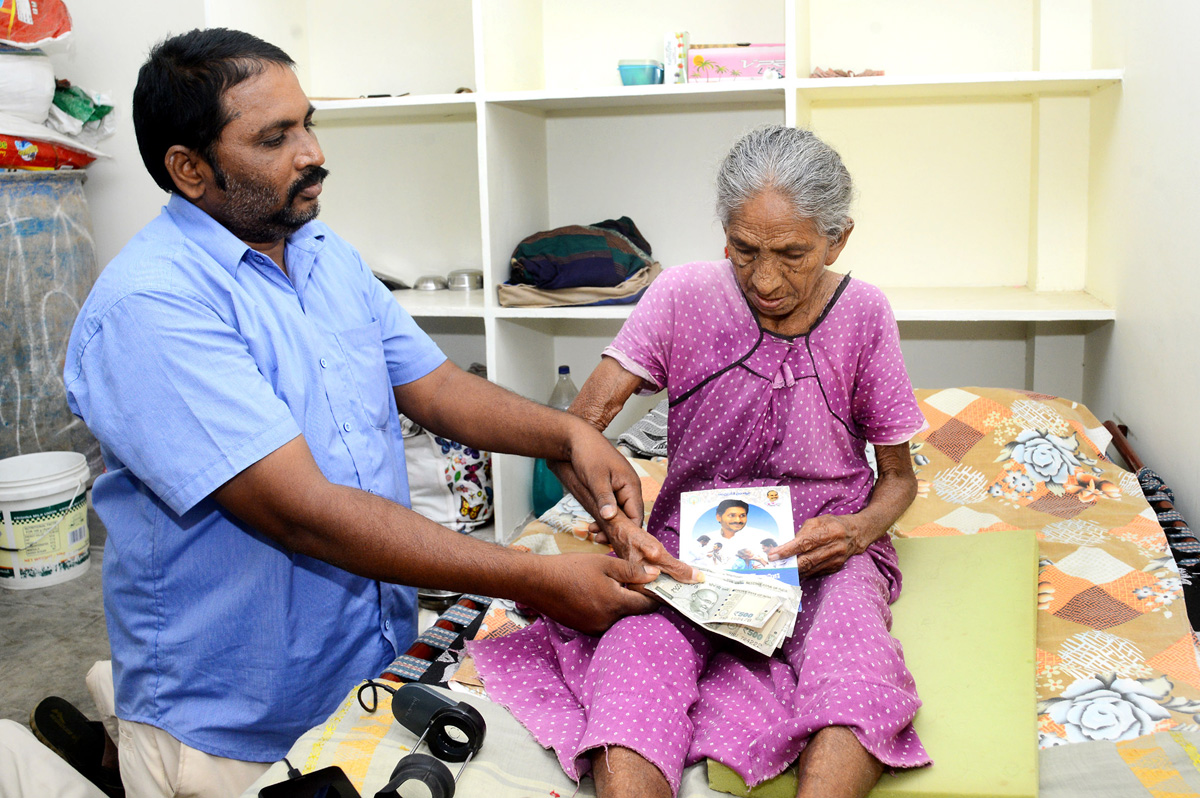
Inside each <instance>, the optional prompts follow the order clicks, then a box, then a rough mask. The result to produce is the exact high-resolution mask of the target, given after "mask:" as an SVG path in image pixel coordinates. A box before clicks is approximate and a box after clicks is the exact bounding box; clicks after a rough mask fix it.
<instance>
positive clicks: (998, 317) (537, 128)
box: [209, 0, 1122, 539]
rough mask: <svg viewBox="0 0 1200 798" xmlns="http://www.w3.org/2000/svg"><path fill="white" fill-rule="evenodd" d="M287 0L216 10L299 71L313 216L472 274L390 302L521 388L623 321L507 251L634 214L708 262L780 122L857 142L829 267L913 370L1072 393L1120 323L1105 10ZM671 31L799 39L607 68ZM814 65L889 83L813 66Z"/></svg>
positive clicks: (437, 267) (655, 52)
mask: <svg viewBox="0 0 1200 798" xmlns="http://www.w3.org/2000/svg"><path fill="white" fill-rule="evenodd" d="M296 5H297V4H295V3H293V2H291V0H251V1H250V2H246V1H245V0H209V22H210V24H229V25H234V26H239V27H243V28H246V29H248V30H251V31H253V32H255V33H258V34H259V35H262V36H264V37H265V38H267V39H269V40H271V41H275V42H277V43H279V44H281V45H282V46H284V48H285V49H287V50H289V52H291V54H292V55H293V56H294V57H296V58H297V62H298V74H299V75H300V77H301V82H302V84H303V85H304V86H305V88H306V90H308V91H309V93H310V95H312V96H314V97H315V98H321V99H316V100H315V101H314V104H315V105H316V107H317V116H316V118H317V122H318V126H319V127H318V134H319V136H320V138H321V142H322V145H323V146H324V147H325V150H326V155H327V160H328V165H329V168H330V169H331V171H332V176H331V178H330V181H329V183H328V184H327V191H326V194H325V195H323V198H322V200H323V204H324V205H325V211H324V215H323V218H324V219H326V220H327V221H328V222H329V223H330V224H331V225H333V226H334V227H335V228H336V229H337V230H338V231H339V232H340V233H341V234H343V235H345V236H346V237H347V238H348V239H349V240H350V241H351V242H352V243H354V244H355V246H357V247H359V249H360V250H361V251H362V252H363V254H364V257H365V258H366V259H367V260H368V262H369V263H370V264H371V265H372V267H374V268H376V269H377V270H379V271H381V272H385V273H387V274H389V275H391V276H394V277H397V278H400V279H403V280H406V281H408V282H411V281H412V280H413V279H415V277H417V276H419V275H420V274H425V273H438V272H440V273H446V272H448V271H450V270H452V269H456V268H467V267H474V268H481V269H482V270H483V272H484V284H485V289H484V291H482V292H477V293H469V294H464V293H458V292H445V291H443V292H437V293H435V294H425V293H421V292H414V291H400V292H396V293H395V296H396V299H397V301H398V302H400V303H401V304H402V305H403V306H404V307H405V308H406V309H408V310H409V312H410V313H412V314H413V316H414V317H415V318H417V320H418V322H419V323H421V324H422V325H423V326H425V328H426V329H427V330H429V331H430V332H431V333H432V334H433V335H434V337H435V338H436V339H437V340H438V341H439V343H441V344H442V345H443V346H444V347H445V348H446V350H447V352H448V354H449V355H450V356H451V357H452V359H454V360H455V361H456V362H458V363H460V365H463V366H466V365H468V364H469V362H471V361H472V360H479V359H480V358H483V359H485V360H486V362H487V365H488V367H489V376H490V378H491V379H493V380H495V381H496V382H498V383H499V384H501V385H504V386H505V387H507V388H510V389H512V390H515V391H517V392H518V393H522V394H524V395H526V396H530V397H532V398H534V399H539V400H544V399H545V398H546V397H547V396H548V395H549V392H550V390H551V387H552V385H553V381H554V367H555V366H556V365H557V364H559V363H567V364H569V365H570V366H571V368H572V373H573V374H574V375H575V377H576V381H577V382H582V380H583V379H585V378H586V376H587V374H588V373H589V372H590V370H591V368H592V367H594V365H595V364H596V362H597V361H598V356H599V352H600V351H601V349H602V348H603V346H604V345H605V344H606V343H607V342H608V341H610V340H611V338H612V337H613V335H615V334H616V332H617V330H618V329H619V328H620V325H621V323H622V321H623V320H624V319H625V318H626V317H627V316H628V313H629V308H628V307H605V308H565V309H528V308H503V307H500V306H499V304H498V302H497V300H496V286H497V285H499V284H500V283H502V282H504V281H505V280H506V279H507V277H508V271H509V256H510V254H511V252H512V250H513V247H514V246H515V245H516V243H517V242H518V241H520V240H521V239H522V238H524V237H525V236H527V235H530V234H532V233H534V232H537V231H540V230H546V229H550V228H552V227H556V226H559V225H564V224H575V223H590V222H595V221H599V220H601V219H605V218H611V217H615V216H620V215H627V216H629V217H631V218H632V219H633V220H634V221H635V222H636V223H637V225H638V227H639V228H640V230H641V232H642V233H643V234H644V235H645V237H646V238H647V240H649V241H650V242H651V244H652V245H653V248H654V256H655V257H656V259H658V260H660V261H661V262H662V264H663V266H664V267H670V266H672V265H674V264H677V263H682V262H686V261H691V260H698V259H711V258H716V257H719V256H720V253H721V247H722V244H723V236H722V233H721V230H720V226H719V224H718V223H717V221H716V218H715V213H714V210H713V175H714V172H715V169H716V166H717V163H718V161H719V159H720V157H721V155H722V154H723V153H724V151H725V150H726V149H727V147H728V146H729V144H730V143H731V142H732V141H733V140H734V139H735V138H737V136H738V135H740V134H741V133H743V132H744V131H746V130H747V129H749V128H752V127H755V126H757V125H761V124H764V123H785V124H792V125H801V126H806V127H811V128H812V129H814V130H815V131H816V132H817V133H818V134H819V135H821V136H822V137H823V138H825V139H826V140H828V141H829V142H830V143H832V144H833V145H834V146H836V147H837V148H838V150H839V151H840V152H841V153H842V155H843V158H844V159H845V161H846V163H847V165H848V167H849V168H850V171H851V173H852V174H853V175H854V177H855V180H856V183H857V186H858V200H857V204H856V207H855V211H854V215H855V219H856V223H857V226H856V229H855V232H854V234H853V238H852V244H851V246H849V247H848V248H847V250H846V252H845V254H844V256H843V259H842V260H841V261H839V264H838V265H839V268H842V269H851V270H853V272H854V274H855V275H856V276H857V277H860V278H862V279H865V280H868V281H871V282H875V283H877V284H878V285H880V286H881V287H883V288H884V290H885V291H886V292H887V293H888V295H889V297H890V299H891V300H892V302H893V306H894V308H895V311H896V316H897V318H898V319H899V320H900V321H901V334H902V337H904V338H905V340H904V345H905V351H906V355H907V356H908V358H909V359H910V362H912V363H913V364H914V365H915V368H914V371H916V372H917V373H920V374H921V375H922V377H923V379H930V380H933V381H937V378H936V375H942V377H943V378H944V379H945V380H949V381H953V380H956V379H972V376H970V375H974V374H976V373H978V372H977V371H972V369H973V368H982V367H983V366H982V365H976V364H974V362H973V360H974V356H975V355H977V354H978V353H979V352H982V351H986V352H988V353H989V357H990V358H992V359H995V358H1007V359H1009V360H1010V361H1011V362H1007V363H1006V364H1005V368H1004V369H1002V370H1001V371H1002V374H1003V378H1004V379H1005V380H1007V381H1009V382H1011V381H1014V380H1016V379H1017V378H1018V377H1019V376H1020V375H1024V380H1025V382H1026V383H1027V387H1033V385H1034V384H1035V383H1036V384H1039V385H1041V384H1042V381H1043V380H1045V379H1046V375H1057V374H1060V373H1062V374H1066V377H1063V378H1061V379H1064V380H1066V387H1065V388H1064V389H1063V390H1064V391H1065V392H1070V389H1071V386H1072V385H1073V384H1074V383H1073V382H1072V380H1075V381H1079V380H1081V377H1077V376H1072V375H1073V374H1075V375H1078V374H1079V373H1081V368H1082V367H1081V365H1080V362H1079V361H1081V352H1082V335H1083V334H1084V332H1086V331H1087V330H1088V329H1092V328H1094V326H1095V325H1097V324H1103V323H1107V322H1109V321H1111V320H1112V319H1114V318H1115V316H1116V309H1115V308H1114V306H1113V300H1114V298H1113V297H1111V296H1107V295H1106V286H1107V284H1108V283H1107V282H1106V281H1105V280H1103V279H1101V278H1100V277H1098V276H1097V275H1095V274H1092V273H1091V272H1090V271H1089V265H1088V264H1089V258H1088V254H1089V229H1088V228H1089V222H1090V218H1089V198H1090V197H1091V195H1092V193H1093V192H1094V191H1096V190H1102V187H1101V188H1097V182H1098V178H1097V177H1096V171H1097V169H1096V162H1097V157H1098V155H1097V154H1098V153H1101V152H1102V151H1103V149H1104V147H1105V145H1106V142H1107V135H1108V133H1107V123H1106V121H1105V120H1106V118H1107V116H1108V112H1109V110H1110V109H1111V107H1112V105H1113V104H1114V103H1115V102H1117V101H1119V96H1120V85H1121V78H1122V72H1121V69H1120V65H1119V64H1109V63H1096V62H1097V60H1098V59H1097V58H1095V57H1094V56H1093V52H1092V35H1093V32H1092V20H1091V9H1092V6H1091V2H1090V0H1016V2H1011V3H992V2H987V0H751V1H750V2H739V3H730V2H728V1H727V0H724V1H722V0H664V1H663V2H656V3H646V2H642V1H641V0H637V1H635V0H608V2H599V1H598V0H448V1H447V2H443V3H438V4H428V3H418V2H415V0H406V1H405V2H398V1H396V0H368V1H367V2H364V3H360V4H359V6H358V11H357V13H356V17H357V20H358V22H357V23H353V22H349V21H346V19H340V18H339V19H332V18H331V15H329V14H326V13H321V10H320V8H319V4H315V3H311V2H310V3H307V4H300V9H301V10H300V11H296V10H295V8H296ZM346 16H347V17H349V16H350V15H346ZM363 20H367V22H366V23H364V22H363ZM678 30H686V31H689V33H690V34H691V41H692V42H693V43H720V42H736V41H743V42H744V41H754V42H784V43H785V45H786V47H785V49H786V54H787V56H786V77H785V78H784V79H782V80H771V81H754V82H736V83H720V82H700V83H692V84H687V85H663V86H637V87H624V86H621V85H620V81H619V79H618V76H617V70H616V63H617V61H618V60H620V59H625V58H656V59H660V58H661V53H662V42H663V37H664V34H666V33H667V32H668V31H678ZM817 66H821V67H830V68H842V69H853V70H862V69H866V68H873V69H883V70H885V74H884V75H883V76H877V77H866V78H833V79H812V78H809V77H808V75H809V74H810V72H811V70H812V69H813V68H814V67H817ZM459 87H467V88H470V89H472V90H473V93H469V94H455V93H454V92H455V90H456V89H457V88H459ZM404 91H407V92H410V94H409V95H408V96H404V97H395V96H390V97H363V96H362V95H370V94H393V95H394V94H398V93H400V92H404ZM1022 364H1023V365H1022ZM984 365H986V364H984ZM998 373H999V372H998ZM963 375H969V376H963ZM985 378H986V376H985ZM652 404H653V400H652V399H646V400H638V401H637V402H633V403H631V405H632V406H631V407H630V408H629V409H628V410H627V411H626V412H625V413H623V414H622V415H621V416H619V417H618V418H617V420H616V421H614V424H613V426H612V428H611V429H613V430H616V429H619V428H623V427H624V426H627V424H628V422H631V421H632V420H633V419H634V418H635V417H636V415H637V414H638V413H639V412H640V411H642V410H645V409H647V408H648V407H649V406H651V405H652ZM529 471H530V463H529V461H526V460H523V459H522V458H515V457H504V456H499V457H497V459H496V463H495V478H496V496H497V525H496V529H497V537H498V538H501V539H504V538H506V537H507V536H509V535H510V534H511V533H512V531H513V529H514V528H515V527H516V526H517V525H518V523H519V522H521V521H522V520H523V519H524V518H525V517H526V514H527V513H528V511H529V506H530V502H529V496H528V484H529Z"/></svg>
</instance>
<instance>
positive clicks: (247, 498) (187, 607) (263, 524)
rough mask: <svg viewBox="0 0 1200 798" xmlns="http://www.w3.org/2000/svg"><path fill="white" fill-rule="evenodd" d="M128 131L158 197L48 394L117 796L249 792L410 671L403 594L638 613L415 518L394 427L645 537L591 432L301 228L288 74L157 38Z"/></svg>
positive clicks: (579, 616)
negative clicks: (290, 755)
mask: <svg viewBox="0 0 1200 798" xmlns="http://www.w3.org/2000/svg"><path fill="white" fill-rule="evenodd" d="M133 113H134V124H135V127H136V132H137V137H138V145H139V148H140V150H141V154H142V158H143V160H144V161H145V164H146V167H147V169H148V170H149V171H150V174H151V175H152V176H153V177H154V179H155V181H156V182H157V183H158V184H159V185H160V186H161V187H162V188H163V189H165V190H167V191H169V192H171V197H170V199H169V201H168V203H167V205H166V208H165V209H164V211H163V213H162V214H161V215H159V216H158V218H156V219H155V220H154V221H152V222H151V223H150V224H148V225H147V226H146V227H145V228H144V229H143V230H142V231H141V232H140V233H138V235H137V236H135V237H134V239H133V240H132V241H130V242H129V244H128V245H127V246H126V247H125V248H124V249H123V250H122V251H121V253H120V254H119V255H118V256H117V257H116V258H115V259H114V260H113V261H112V262H111V263H110V264H109V265H108V267H107V268H106V269H105V270H104V272H103V273H102V274H101V276H100V278H99V279H98V280H97V282H96V286H95V288H94V289H93V291H92V293H91V295H90V296H89V298H88V300H87V302H86V303H85V304H84V306H83V308H82V309H81V311H80V313H79V317H78V320H77V321H76V324H75V328H74V330H73V333H72V336H71V341H70V344H69V348H68V352H67V356H66V364H65V370H64V380H65V383H66V388H67V394H68V398H69V401H70V404H71V407H72V409H73V410H74V411H75V412H76V413H77V414H78V415H79V416H80V417H81V418H83V419H84V421H86V422H87V424H88V426H89V427H90V428H91V430H92V431H93V432H94V433H95V435H96V437H97V438H98V439H99V440H100V442H101V445H102V450H103V454H104V459H105V465H106V466H107V472H106V473H105V474H104V475H102V476H101V477H99V478H98V479H97V480H96V483H95V486H94V489H93V499H94V503H95V506H96V509H97V512H99V514H100V516H101V518H102V519H103V521H104V523H105V525H106V527H107V528H108V542H107V544H106V548H105V556H104V603H105V611H106V614H107V619H108V629H109V638H110V641H111V645H112V652H113V677H114V682H115V688H116V711H117V715H118V717H119V718H120V719H121V745H120V750H121V754H120V757H121V769H122V772H123V775H124V778H125V782H126V786H127V788H129V789H130V791H131V793H134V792H142V793H155V792H160V793H163V794H171V793H173V792H176V791H178V790H180V789H182V787H181V785H180V783H179V782H178V780H179V778H181V776H180V773H182V772H184V771H189V772H191V773H192V778H193V779H194V780H196V781H198V782H199V783H200V784H201V785H202V786H203V787H204V789H205V790H208V792H207V793H206V794H222V793H233V794H236V793H237V792H240V790H241V789H243V788H244V787H245V786H247V784H248V781H249V780H252V779H253V777H254V775H256V774H257V773H258V772H260V771H261V769H262V768H261V766H254V767H252V768H250V769H249V770H245V769H242V770H236V768H235V770H234V771H232V772H234V775H232V776H229V775H228V773H229V772H231V771H229V770H227V769H226V770H222V769H221V767H222V765H223V764H230V763H227V762H226V760H233V762H232V763H231V764H232V765H234V766H236V765H241V764H245V763H246V762H252V763H262V762H271V761H275V760H278V759H279V758H280V757H282V756H283V754H284V753H285V752H286V751H287V749H288V748H289V746H290V745H291V743H292V742H293V741H294V740H295V739H296V737H297V736H298V735H299V734H300V733H302V732H303V731H304V730H305V729H307V728H309V727H310V726H312V725H314V724H315V723H317V722H319V721H320V720H322V719H323V718H324V717H325V716H326V715H327V714H328V713H329V712H330V711H331V710H332V709H333V707H335V706H336V705H337V703H338V701H339V700H340V699H341V698H342V697H343V696H344V695H345V694H346V692H347V690H348V689H349V688H350V687H351V686H352V685H353V684H355V683H356V682H358V681H359V680H361V679H363V678H366V677H370V676H374V675H376V674H378V673H379V672H380V671H381V670H382V669H383V668H384V667H386V666H387V664H388V663H389V662H390V661H391V660H392V659H394V658H395V657H396V656H397V655H398V654H400V653H402V652H403V651H404V650H405V649H406V648H407V647H408V646H409V644H410V643H411V642H412V640H413V638H414V637H415V634H416V607H415V590H414V588H413V587H412V586H423V587H437V588H445V589H451V590H457V591H471V592H475V593H483V594H487V595H493V596H504V597H509V598H513V599H517V600H518V601H521V602H523V603H526V604H528V605H530V606H532V607H534V608H536V609H539V610H541V611H542V612H544V613H545V614H547V615H549V616H551V617H554V618H556V619H558V620H560V621H562V622H564V623H566V624H568V625H572V626H575V627H577V628H579V629H581V630H583V631H588V632H598V631H600V630H602V629H604V628H607V626H609V625H610V624H611V623H613V622H614V621H615V620H617V619H618V618H619V617H621V616H623V615H625V614H628V613H634V612H644V611H647V610H648V609H650V608H652V607H653V606H654V604H653V601H652V600H651V599H650V598H648V597H647V596H645V595H643V594H641V593H638V592H635V591H633V590H631V589H629V588H627V587H626V585H630V584H639V583H645V582H647V581H649V580H650V579H652V578H653V577H654V576H655V575H656V573H657V570H658V569H656V568H654V567H646V568H643V567H642V566H641V565H636V564H633V563H630V562H626V561H624V560H618V559H614V558H610V557H603V556H599V555H562V556H558V557H536V556H533V555H529V554H522V553H519V552H516V551H512V550H508V549H504V548H501V547H499V546H495V545H491V544H487V543H482V542H480V541H477V540H474V539H471V538H469V537H466V536H461V535H458V534H455V533H453V532H450V531H448V530H446V529H443V528H442V527H439V526H437V525H436V524H434V523H433V522H431V521H429V520H427V519H425V518H423V517H421V516H419V515H418V514H416V513H414V512H412V511H411V510H409V509H408V508H407V504H408V484H407V479H406V476H405V467H404V451H403V445H402V442H401V434H400V428H399V424H398V418H397V410H398V409H399V410H401V411H403V412H404V413H405V414H406V415H408V416H409V417H411V418H413V419H414V420H415V421H417V422H418V423H419V424H421V425H422V426H424V427H427V428H428V429H431V430H433V431H435V432H437V433H438V434H439V435H444V436H447V437H452V438H454V439H456V440H459V441H462V442H463V443H464V444H467V445H470V446H473V447H476V448H479V449H487V450H492V451H507V452H513V453H517V454H521V455H526V456H530V457H544V458H547V459H550V460H556V461H560V462H561V463H562V464H563V471H562V473H563V476H564V480H565V481H566V482H567V484H568V487H569V488H571V490H572V492H573V493H575V494H576V495H577V496H578V497H579V498H580V500H581V501H582V502H583V503H584V505H585V506H586V507H588V508H589V509H590V510H592V511H593V513H594V514H595V515H596V516H597V517H600V518H604V519H611V523H610V524H609V526H610V527H612V528H616V526H624V527H630V526H631V522H640V520H641V514H642V506H641V496H640V483H639V481H638V478H637V477H636V475H635V474H634V473H633V471H632V469H630V467H629V466H628V464H627V463H626V462H625V461H624V459H623V458H622V457H621V456H620V455H619V454H617V453H616V451H615V450H614V449H613V448H612V447H611V446H610V445H609V444H608V443H607V442H606V441H605V440H604V439H603V438H602V437H601V436H600V435H599V434H597V433H596V432H595V431H594V430H593V429H592V428H591V427H590V426H589V425H588V424H586V423H585V422H583V421H581V420H580V419H578V418H575V417H573V416H571V415H568V414H566V413H561V412H557V411H554V410H551V409H549V408H546V407H544V406H542V405H538V404H536V403H533V402H530V401H528V400H525V399H522V398H521V397H518V396H516V395H514V394H511V393H509V392H507V391H505V390H503V389H501V388H499V387H497V386H495V385H493V384H491V383H489V382H488V381H486V380H481V379H478V378H476V377H473V376H471V375H469V374H466V373H465V372H463V371H462V370H461V369H459V368H457V367H456V366H454V365H453V364H451V363H449V362H448V361H447V360H446V359H445V357H444V356H443V355H442V353H441V352H440V351H439V350H438V348H437V347H436V345H435V344H434V343H433V342H432V341H431V340H430V339H429V338H428V337H427V336H426V335H425V333H424V332H422V331H421V329H420V328H419V327H417V325H416V324H415V323H414V322H413V320H412V318H411V317H409V316H408V314H406V313H405V312H404V311H403V310H402V309H401V308H400V306H399V305H398V304H397V303H396V302H395V300H394V299H393V298H392V296H391V294H390V293H389V292H388V291H387V290H386V289H385V288H384V287H383V286H382V284H381V283H380V282H379V281H378V280H376V279H375V278H374V276H373V275H372V274H371V271H370V270H369V269H368V267H367V266H366V265H365V264H364V263H363V261H362V259H361V258H360V257H359V255H358V253H357V252H356V251H355V250H354V249H353V248H352V247H350V246H349V245H348V244H347V243H346V242H345V241H343V240H342V239H341V238H339V237H338V236H337V235H336V234H334V233H333V232H332V231H331V230H330V229H329V228H328V227H326V226H325V225H324V224H322V223H320V222H316V221H313V220H314V218H315V217H316V215H317V210H318V195H319V194H320V193H321V188H322V182H323V181H324V179H325V176H326V175H327V172H326V170H325V169H324V167H323V166H322V164H323V163H324V156H323V154H322V152H321V149H320V147H319V146H318V144H317V140H316V138H315V137H314V135H313V132H312V130H311V125H312V113H313V109H312V106H311V105H310V104H309V101H308V99H307V97H306V96H305V95H304V92H303V91H302V90H301V88H300V85H299V83H298V82H297V80H296V77H295V74H294V73H293V71H292V61H291V59H290V58H288V56H287V55H286V54H285V53H283V52H282V51H281V50H279V49H278V48H276V47H274V46H273V45H270V44H267V43H266V42H263V41H261V40H258V39H256V38H254V37H252V36H249V35H248V34H244V33H240V32H237V31H228V30H222V29H214V30H207V31H199V30H197V31H192V32H191V33H188V34H184V35H182V36H178V37H175V38H173V39H169V40H167V41H165V42H163V43H161V44H160V45H158V46H157V47H156V48H155V49H154V50H153V51H152V52H151V55H150V58H149V60H148V61H147V62H146V64H145V65H144V66H143V67H142V70H141V72H140V74H139V78H138V85H137V88H136V89H135V92H134V104H133ZM650 554H651V556H652V558H655V557H657V558H661V559H662V560H663V562H664V563H665V565H664V569H665V570H668V571H669V572H672V573H673V574H674V575H677V576H679V577H680V578H683V579H691V578H692V570H691V568H690V567H688V566H684V565H682V564H680V563H678V562H677V561H674V560H673V559H671V558H669V557H668V556H666V555H665V554H663V553H660V552H650ZM185 763H186V767H185V766H184V764H185ZM196 774H205V775H202V776H199V777H197V775H196ZM223 774H224V775H223ZM135 782H136V784H137V785H138V786H137V787H136V789H135V787H134V783H135ZM145 785H149V786H145ZM185 786H186V785H185Z"/></svg>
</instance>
